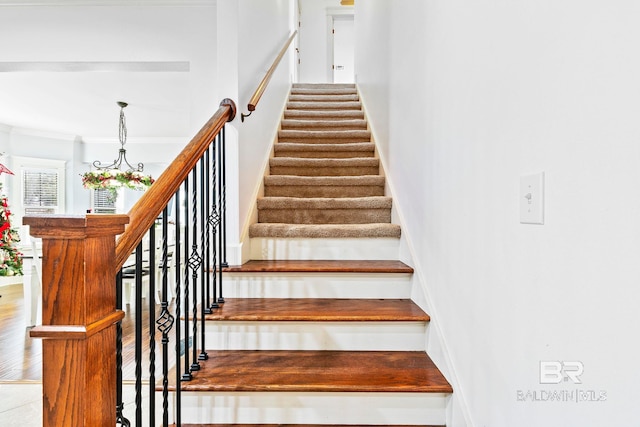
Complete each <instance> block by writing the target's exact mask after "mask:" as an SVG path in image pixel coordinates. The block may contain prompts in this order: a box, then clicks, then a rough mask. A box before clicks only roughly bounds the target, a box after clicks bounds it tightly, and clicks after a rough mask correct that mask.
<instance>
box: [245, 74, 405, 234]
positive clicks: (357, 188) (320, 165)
mask: <svg viewBox="0 0 640 427" xmlns="http://www.w3.org/2000/svg"><path fill="white" fill-rule="evenodd" d="M269 169H270V170H269V175H268V176H266V177H265V179H264V189H265V190H264V192H265V194H264V197H261V198H259V199H258V223H257V224H253V225H252V226H251V228H250V229H249V235H250V236H251V237H273V238H281V237H304V238H309V237H337V238H341V237H394V238H397V237H399V236H400V226H399V225H396V224H391V198H390V197H385V195H384V184H385V182H384V177H383V176H382V175H381V174H380V162H379V160H378V158H377V157H375V148H374V144H373V143H372V142H371V133H370V132H369V130H368V129H367V122H366V120H365V117H364V112H363V111H362V105H361V104H360V100H359V98H358V94H357V91H356V88H355V86H354V85H332V84H296V85H294V86H293V88H292V90H291V94H290V96H289V102H288V103H287V108H286V110H285V112H284V119H283V120H282V124H281V130H280V131H279V132H278V142H277V143H276V144H275V147H274V157H272V158H271V159H270V161H269Z"/></svg>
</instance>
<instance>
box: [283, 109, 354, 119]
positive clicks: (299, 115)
mask: <svg viewBox="0 0 640 427" xmlns="http://www.w3.org/2000/svg"><path fill="white" fill-rule="evenodd" d="M284 118H285V119H295V120H332V121H336V122H338V121H342V120H354V119H363V118H364V112H362V111H359V110H345V111H338V110H335V111H332V110H326V111H320V110H285V112H284Z"/></svg>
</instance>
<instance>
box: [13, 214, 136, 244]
mask: <svg viewBox="0 0 640 427" xmlns="http://www.w3.org/2000/svg"><path fill="white" fill-rule="evenodd" d="M128 223H129V216H128V215H102V214H86V215H39V216H25V217H24V218H23V219H22V224H23V225H28V226H29V234H31V235H32V236H34V237H42V238H49V239H74V238H75V239H82V238H85V237H98V236H107V235H112V236H115V235H118V234H122V233H123V232H124V228H125V225H127V224H128Z"/></svg>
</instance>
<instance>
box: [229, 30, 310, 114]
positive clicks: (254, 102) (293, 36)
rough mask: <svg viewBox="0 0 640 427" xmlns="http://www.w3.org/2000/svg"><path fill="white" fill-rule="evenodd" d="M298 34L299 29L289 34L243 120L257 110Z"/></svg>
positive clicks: (255, 93) (248, 106)
mask: <svg viewBox="0 0 640 427" xmlns="http://www.w3.org/2000/svg"><path fill="white" fill-rule="evenodd" d="M297 34H298V30H294V31H293V32H292V33H291V36H289V39H288V40H287V41H286V43H285V44H284V46H283V47H282V49H280V53H278V56H277V57H276V59H275V60H274V61H273V64H271V68H269V70H268V71H267V73H266V74H265V76H264V78H263V79H262V81H261V82H260V84H259V85H258V87H257V89H256V91H255V92H254V93H253V96H252V97H251V99H250V100H249V103H248V104H247V109H248V110H249V114H241V115H240V119H241V120H242V121H243V122H244V118H245V117H249V116H250V115H251V113H252V112H253V111H255V109H256V107H257V106H258V102H259V101H260V98H261V97H262V94H263V93H264V91H265V90H266V89H267V85H268V84H269V80H271V77H272V76H273V73H274V72H275V71H276V68H278V64H280V61H281V60H282V57H283V56H284V54H285V53H286V51H287V49H289V45H291V42H292V41H293V39H294V38H295V37H296V35H297Z"/></svg>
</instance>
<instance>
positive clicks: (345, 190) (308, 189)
mask: <svg viewBox="0 0 640 427" xmlns="http://www.w3.org/2000/svg"><path fill="white" fill-rule="evenodd" d="M264 195H265V196H266V197H333V198H337V197H373V196H384V187H382V186H370V185H345V186H339V185H327V186H319V185H317V186H312V185H304V186H302V185H301V186H294V185H267V186H265V187H264Z"/></svg>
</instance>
